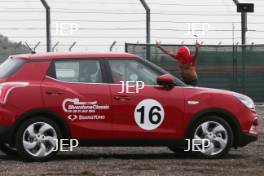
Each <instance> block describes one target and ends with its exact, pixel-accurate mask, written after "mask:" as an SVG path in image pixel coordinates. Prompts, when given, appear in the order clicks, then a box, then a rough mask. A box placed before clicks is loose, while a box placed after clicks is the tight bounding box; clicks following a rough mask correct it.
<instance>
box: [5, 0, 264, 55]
mask: <svg viewBox="0 0 264 176" xmlns="http://www.w3.org/2000/svg"><path fill="white" fill-rule="evenodd" d="M146 1H147V3H148V4H149V6H150V8H151V13H152V15H151V21H152V22H151V28H152V30H151V36H152V37H151V42H152V43H154V42H155V41H156V40H161V41H162V43H167V44H179V43H182V42H184V43H187V44H193V43H194V42H195V37H194V36H193V34H197V35H198V37H199V40H200V41H203V42H204V44H218V43H219V42H221V43H222V44H232V43H233V31H232V29H233V25H234V27H235V32H234V39H235V42H240V41H241V38H240V36H241V31H240V30H241V27H240V20H241V17H240V14H239V13H237V12H236V7H235V6H234V3H233V1H232V0H199V1H198V0H184V1H180V0H162V1H161V0H146ZM47 2H48V3H49V4H50V6H51V9H52V10H51V19H52V44H53V45H54V44H55V43H56V42H60V43H59V45H58V47H57V48H56V51H67V50H68V48H69V46H70V45H71V44H72V43H73V42H75V41H76V42H77V43H76V46H75V47H74V48H73V51H107V50H109V46H110V45H111V43H112V42H113V41H117V44H116V46H115V47H114V51H123V50H124V48H123V46H124V43H125V42H131V43H135V42H139V43H145V14H144V12H145V11H144V8H143V7H142V5H141V3H140V1H139V0H47ZM240 2H253V3H255V13H252V14H249V15H248V23H249V24H248V29H249V30H250V31H249V32H247V36H248V39H247V43H248V44H250V43H252V42H254V43H255V44H264V36H263V34H264V24H263V17H264V1H263V0H240ZM0 21H1V27H0V34H3V35H5V36H8V37H9V39H10V40H12V41H16V42H19V41H22V42H25V41H27V43H29V44H30V45H31V46H33V45H34V44H36V43H37V42H38V41H40V42H41V44H40V47H38V51H45V42H46V40H45V11H44V10H43V6H42V5H41V3H40V0H0ZM58 26H60V27H58ZM70 26H72V27H73V30H72V31H70V30H69V27H70ZM61 27H64V28H61ZM190 27H196V28H200V29H204V31H199V30H198V31H188V30H189V28H190ZM58 29H59V30H58ZM208 30H209V31H208ZM222 30H223V31H222ZM56 31H59V34H56V33H57V32H56Z"/></svg>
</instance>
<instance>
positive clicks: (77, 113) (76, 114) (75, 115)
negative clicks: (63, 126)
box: [62, 98, 110, 121]
mask: <svg viewBox="0 0 264 176" xmlns="http://www.w3.org/2000/svg"><path fill="white" fill-rule="evenodd" d="M109 108H110V106H109V105H98V101H91V102H81V101H80V100H79V99H78V98H73V99H72V98H67V99H65V100H64V101H63V102H62V109H63V111H64V112H66V113H69V115H68V119H69V120H71V121H74V120H76V119H79V120H103V119H105V115H98V114H97V110H108V109H109Z"/></svg>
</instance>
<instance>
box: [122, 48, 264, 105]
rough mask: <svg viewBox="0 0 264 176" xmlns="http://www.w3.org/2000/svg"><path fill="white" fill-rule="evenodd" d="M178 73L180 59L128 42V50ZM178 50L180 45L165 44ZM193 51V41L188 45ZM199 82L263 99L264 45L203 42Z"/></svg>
mask: <svg viewBox="0 0 264 176" xmlns="http://www.w3.org/2000/svg"><path fill="white" fill-rule="evenodd" d="M147 46H149V47H150V50H151V55H150V58H149V60H150V61H151V62H153V63H155V64H157V65H159V66H161V67H163V68H164V69H165V70H167V71H168V72H170V73H172V74H173V75H175V76H177V77H179V67H178V62H177V61H176V60H174V59H173V58H171V57H169V56H167V55H165V54H163V53H162V52H161V51H160V50H159V49H158V48H156V47H155V46H154V45H147V44H133V43H126V44H125V50H126V52H129V53H133V54H137V55H140V56H142V57H144V58H145V56H146V48H147ZM163 46H164V48H167V49H169V50H171V51H174V52H175V53H176V52H177V50H178V47H179V46H181V45H163ZM187 46H188V47H189V48H190V50H191V52H192V51H194V45H187ZM197 73H198V76H199V86H203V87H211V88H220V89H227V90H233V91H236V92H240V93H244V94H246V95H248V96H250V97H252V98H253V99H254V100H255V101H258V102H264V45H243V46H241V45H234V46H233V45H202V46H201V47H200V52H199V56H198V59H197Z"/></svg>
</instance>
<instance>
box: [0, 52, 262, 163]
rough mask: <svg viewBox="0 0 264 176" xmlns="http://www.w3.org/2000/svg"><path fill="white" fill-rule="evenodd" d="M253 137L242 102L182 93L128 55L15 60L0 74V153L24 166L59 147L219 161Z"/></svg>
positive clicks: (252, 115)
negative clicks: (73, 144)
mask: <svg viewBox="0 0 264 176" xmlns="http://www.w3.org/2000/svg"><path fill="white" fill-rule="evenodd" d="M258 134H259V123H258V119H257V114H256V110H255V107H254V102H253V101H252V100H251V99H250V98H249V97H247V96H245V95H242V94H238V93H235V92H231V91H225V90H217V89H209V88H202V87H191V86H188V85H185V84H184V83H183V82H182V81H180V80H179V79H177V78H175V77H173V76H172V75H170V74H168V73H167V72H166V71H164V70H163V69H161V68H159V67H157V66H156V65H154V64H152V63H150V62H148V61H146V60H144V59H141V58H140V57H138V56H136V55H132V54H127V53H124V54H113V53H109V54H54V53H52V54H29V55H15V56H10V57H9V58H8V59H7V60H6V61H5V62H4V63H2V64H1V66H0V136H1V137H0V143H1V145H0V146H1V150H2V151H3V152H4V153H6V154H9V155H11V154H13V155H19V156H21V158H23V159H25V160H31V161H32V160H34V161H43V160H47V159H49V158H51V157H52V156H54V155H55V154H56V151H55V150H54V149H55V148H56V147H58V146H57V145H58V143H57V142H56V141H60V140H61V139H77V140H78V141H79V145H80V146H167V147H169V148H170V149H171V150H172V151H174V152H179V151H180V152H181V151H182V152H183V151H184V150H186V149H188V148H189V149H190V148H191V149H192V150H190V151H194V150H195V151H197V152H195V153H197V154H199V155H201V156H203V157H205V158H219V157H223V156H224V155H225V154H227V153H228V151H229V150H230V148H231V147H234V148H237V147H243V146H245V145H247V144H248V143H250V142H252V141H255V140H257V138H258ZM186 139H190V140H186ZM194 139H195V141H196V144H194V145H191V144H193V143H192V142H193V141H194ZM204 140H205V142H204ZM190 141H192V142H190ZM197 141H198V142H197ZM199 141H200V142H199ZM203 144H205V145H203ZM190 145H191V146H192V147H190ZM193 146H194V147H193ZM203 146H205V147H204V148H203Z"/></svg>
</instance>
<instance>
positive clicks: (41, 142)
mask: <svg viewBox="0 0 264 176" xmlns="http://www.w3.org/2000/svg"><path fill="white" fill-rule="evenodd" d="M58 139H61V131H60V129H59V127H58V125H57V124H56V123H55V122H54V121H53V120H50V119H48V118H46V117H39V116H38V117H33V118H31V119H29V120H27V121H25V122H24V123H23V124H22V125H21V126H20V127H19V129H18V132H17V137H16V146H17V147H16V148H17V150H18V154H19V155H20V156H21V158H22V159H23V160H25V161H46V160H48V159H51V158H52V157H53V156H54V155H55V154H56V153H57V151H54V149H56V148H57V140H58Z"/></svg>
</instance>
